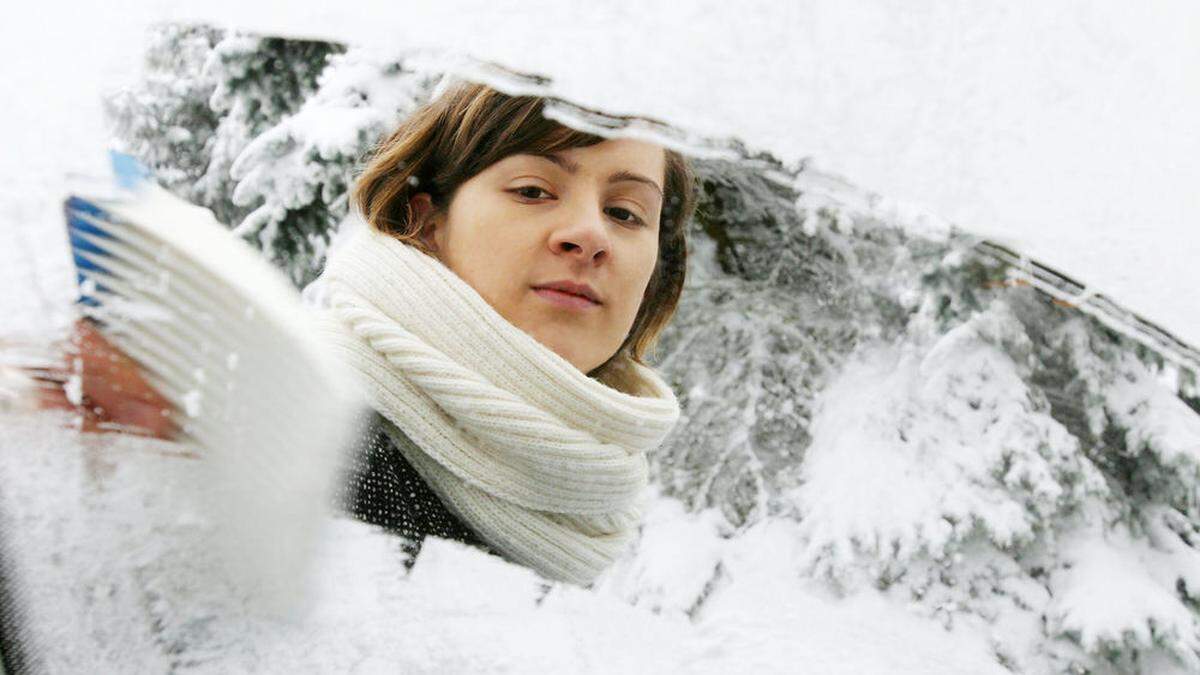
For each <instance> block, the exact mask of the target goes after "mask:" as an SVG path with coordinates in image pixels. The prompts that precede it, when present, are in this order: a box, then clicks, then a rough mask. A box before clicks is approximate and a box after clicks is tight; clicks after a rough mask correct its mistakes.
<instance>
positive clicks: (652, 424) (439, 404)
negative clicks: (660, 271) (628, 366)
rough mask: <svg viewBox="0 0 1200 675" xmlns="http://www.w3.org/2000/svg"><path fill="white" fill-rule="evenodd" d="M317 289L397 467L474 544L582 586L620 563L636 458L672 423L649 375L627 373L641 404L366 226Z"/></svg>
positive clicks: (642, 473)
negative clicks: (419, 482) (411, 472)
mask: <svg viewBox="0 0 1200 675" xmlns="http://www.w3.org/2000/svg"><path fill="white" fill-rule="evenodd" d="M323 279H324V283H325V284H326V293H327V303H328V313H327V316H326V318H325V321H324V323H323V325H324V327H325V330H326V331H327V333H328V337H329V339H330V340H331V341H332V343H333V344H334V346H335V347H336V349H337V350H338V352H339V353H340V355H341V356H342V357H343V358H344V359H345V360H346V362H347V363H349V364H350V365H351V366H352V367H353V369H354V370H355V371H357V373H358V374H359V375H360V376H361V381H362V382H363V384H364V386H365V391H366V395H367V396H368V400H369V401H370V402H371V404H372V405H373V406H374V407H375V409H376V410H378V411H379V412H380V413H381V414H382V416H383V417H384V418H385V420H386V425H387V431H388V434H389V435H390V436H391V437H392V438H393V440H394V441H395V442H396V445H397V447H398V448H399V449H400V451H401V452H402V453H403V454H404V455H405V457H406V459H408V461H409V462H410V463H411V464H412V465H413V466H414V467H415V468H416V469H417V471H418V473H420V474H421V477H422V478H423V479H424V480H425V481H426V482H427V483H428V484H429V485H430V487H431V488H432V489H433V491H434V492H435V493H436V494H437V495H438V496H439V497H440V498H441V499H442V501H443V502H445V504H446V506H447V507H448V508H449V509H450V510H451V511H452V512H454V513H455V514H456V515H457V516H458V517H459V518H461V519H462V520H463V521H464V522H466V523H467V524H468V525H469V526H470V527H471V528H472V529H473V530H475V532H476V533H478V534H479V536H480V538H481V539H483V540H484V541H485V542H487V543H488V544H489V545H490V546H492V547H493V548H495V549H496V550H497V551H498V552H500V553H501V554H502V555H504V556H505V557H507V558H508V559H510V560H512V561H514V562H517V563H519V564H522V565H525V566H528V567H530V568H532V569H534V570H537V571H538V572H539V573H541V574H542V575H544V576H546V577H548V578H551V579H556V580H562V581H569V582H573V583H576V584H580V585H586V584H588V583H590V582H591V581H592V580H594V579H595V578H596V576H597V575H599V574H600V573H601V572H602V571H604V569H606V568H607V567H608V566H609V565H610V564H611V563H612V562H613V561H614V559H615V558H616V557H617V556H618V555H620V554H621V552H622V551H623V550H624V548H625V547H626V545H627V544H628V543H629V540H630V539H631V537H632V536H633V535H634V534H635V533H636V529H637V525H638V523H639V521H640V520H641V515H642V506H643V504H642V496H643V488H644V487H645V486H646V483H647V478H648V476H647V463H646V453H647V452H649V451H652V450H653V449H654V448H656V447H658V445H659V444H660V443H661V442H662V440H663V439H664V438H665V437H666V435H667V434H668V433H669V432H670V431H671V429H672V427H674V425H675V423H676V421H677V420H678V418H679V403H678V401H677V400H676V398H675V395H674V393H673V392H672V391H671V389H670V387H669V386H668V385H667V384H666V383H665V382H664V381H663V380H662V379H661V378H660V377H659V376H658V374H657V373H655V372H654V371H653V370H652V369H650V368H647V367H645V366H641V365H637V364H634V368H635V369H636V371H637V375H638V377H640V378H641V379H642V381H643V382H644V383H645V384H646V385H647V386H648V389H647V391H652V392H654V395H653V396H635V395H631V394H627V393H624V392H621V391H617V390H616V389H613V388H611V387H609V386H607V385H605V384H603V383H601V382H599V381H598V380H595V379H592V378H589V377H587V375H585V374H584V373H583V372H581V371H580V370H579V369H577V368H576V367H575V366H573V365H572V364H571V363H570V362H569V361H567V360H566V359H564V358H562V357H561V356H559V355H558V354H557V353H555V352H554V351H552V350H551V349H549V348H548V347H546V346H544V345H542V344H541V343H539V342H537V341H536V340H535V339H534V338H533V337H532V336H530V335H529V334H528V333H525V332H524V331H522V330H521V329H519V328H517V327H516V326H514V325H513V324H511V323H509V322H508V320H506V319H505V318H504V317H502V316H501V315H500V314H499V313H497V312H496V310H495V309H493V308H492V307H491V305H489V304H488V303H487V301H486V300H484V299H483V297H482V296H480V295H479V293H478V292H476V291H475V290H474V289H473V288H472V287H471V286H470V285H469V284H467V283H466V282H465V281H463V280H462V279H461V278H460V277H459V276H458V275H456V274H455V273H454V272H453V271H451V270H450V269H449V268H447V267H446V266H445V265H443V264H442V263H441V262H440V261H439V260H437V259H436V258H433V257H431V256H429V255H426V254H425V253H423V252H421V251H420V250H418V249H416V248H414V247H412V246H410V245H408V244H405V243H403V242H401V241H399V240H398V239H395V238H394V237H391V236H388V235H386V234H383V233H380V232H378V231H376V230H375V229H374V228H372V227H370V226H368V225H365V224H363V225H362V226H361V227H359V228H358V230H357V231H356V232H355V233H354V234H353V235H350V238H349V240H348V241H346V242H345V243H344V244H343V245H342V246H341V247H339V248H338V249H336V250H335V252H334V253H332V254H331V255H330V259H329V262H328V264H327V266H326V269H325V273H324V275H323ZM405 437H407V438H405ZM409 439H411V442H407V441H408V440H409Z"/></svg>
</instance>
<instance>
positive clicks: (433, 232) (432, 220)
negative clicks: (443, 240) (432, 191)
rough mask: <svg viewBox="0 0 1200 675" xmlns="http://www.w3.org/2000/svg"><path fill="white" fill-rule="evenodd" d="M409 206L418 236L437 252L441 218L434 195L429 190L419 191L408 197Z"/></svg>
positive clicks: (430, 248)
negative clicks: (434, 202)
mask: <svg viewBox="0 0 1200 675" xmlns="http://www.w3.org/2000/svg"><path fill="white" fill-rule="evenodd" d="M408 208H409V210H410V212H411V213H412V220H413V227H414V228H415V231H416V232H417V233H418V234H417V238H418V239H420V240H421V242H422V243H424V244H425V245H426V246H428V247H429V250H430V251H434V252H437V250H438V236H437V235H438V228H439V227H440V222H439V221H440V219H439V218H438V217H437V216H438V214H437V209H436V208H435V207H434V205H433V197H431V196H430V195H429V193H428V192H418V193H416V194H414V195H412V196H411V197H409V198H408Z"/></svg>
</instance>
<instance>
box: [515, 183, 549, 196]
mask: <svg viewBox="0 0 1200 675" xmlns="http://www.w3.org/2000/svg"><path fill="white" fill-rule="evenodd" d="M509 192H515V193H517V194H519V195H521V196H522V197H524V198H526V199H542V197H539V196H538V193H545V195H546V196H547V197H549V196H550V193H549V192H546V191H545V190H543V189H542V188H540V187H538V186H536V185H525V186H523V187H519V188H514V189H512V190H509Z"/></svg>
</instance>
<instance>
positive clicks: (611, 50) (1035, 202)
mask: <svg viewBox="0 0 1200 675" xmlns="http://www.w3.org/2000/svg"><path fill="white" fill-rule="evenodd" d="M356 7H357V11H356V12H354V13H350V12H346V11H345V10H344V9H341V8H333V7H327V6H322V5H319V4H318V5H312V6H310V7H307V8H306V11H303V12H300V11H295V6H294V5H293V4H288V3H282V2H278V1H277V2H264V3H254V4H252V5H247V4H246V3H240V2H230V1H228V0H224V1H217V2H213V1H210V0H206V1H205V2H198V1H191V2H182V3H164V2H154V1H152V0H140V1H132V0H126V2H122V3H120V4H119V5H116V6H109V7H108V8H106V9H105V10H97V11H96V12H94V13H89V12H86V11H83V10H80V9H79V8H72V9H71V10H70V12H69V13H68V14H67V16H69V17H70V20H69V21H63V20H61V18H60V17H58V16H57V14H56V10H55V9H54V6H53V3H43V4H39V5H37V6H36V7H28V8H25V9H23V10H22V11H21V12H17V13H15V15H10V17H9V18H10V20H9V21H6V22H5V27H4V28H3V29H0V30H3V31H4V32H3V34H2V35H0V38H3V39H0V49H3V50H4V52H3V57H4V60H5V62H6V63H10V64H19V65H18V67H14V68H8V69H6V70H5V72H4V74H3V76H0V77H2V78H3V80H0V88H2V89H3V90H5V91H20V92H21V96H20V97H19V98H18V100H19V104H18V105H17V106H14V107H12V108H11V109H9V110H6V112H5V119H4V120H3V122H4V123H3V124H0V129H2V130H3V131H0V133H4V134H5V136H4V138H3V140H4V147H5V148H6V150H7V151H8V152H6V153H5V158H4V159H3V160H0V162H3V164H0V172H2V173H3V174H4V175H6V176H7V177H9V178H8V179H7V180H6V181H5V183H6V184H5V185H4V187H2V188H0V190H3V192H0V196H3V197H4V198H3V199H0V202H2V203H4V204H5V206H4V208H5V209H6V211H7V212H8V213H7V216H6V219H11V220H13V221H14V222H24V223H30V224H33V223H36V222H42V221H45V219H46V217H47V216H46V214H47V213H48V212H49V211H50V210H51V209H52V205H51V203H48V201H47V200H46V199H45V198H44V197H43V196H41V195H43V194H44V193H45V190H46V188H47V187H50V188H51V189H53V187H52V186H54V185H55V184H56V181H57V180H58V177H59V176H61V172H62V171H64V170H75V169H78V168H80V167H82V166H85V165H88V164H91V165H93V166H95V165H97V163H98V162H99V157H98V156H96V157H89V156H88V155H89V151H88V150H87V148H89V147H92V146H94V145H95V143H94V140H93V139H96V138H101V137H103V131H102V128H101V126H100V114H99V104H98V102H97V100H96V95H97V94H98V93H99V92H100V91H101V90H103V89H106V88H110V87H114V86H116V85H117V84H119V83H120V82H122V81H127V80H129V79H131V78H132V77H134V76H135V75H136V72H137V70H138V65H137V64H138V59H139V55H140V49H141V42H140V32H141V31H142V29H143V27H144V26H146V25H148V24H149V23H150V22H152V21H157V20H165V19H175V20H186V19H192V20H207V21H212V22H214V23H217V24H218V25H226V26H238V27H245V28H250V29H258V30H262V31H265V32H268V33H276V34H290V35H296V36H313V37H322V38H336V39H341V40H351V41H355V42H361V43H369V44H374V45H380V46H384V47H390V48H395V47H397V46H405V47H412V48H424V49H428V50H435V51H439V52H441V51H444V50H449V51H451V52H457V53H462V54H469V55H471V56H474V57H477V58H480V59H486V60H492V61H494V62H496V63H499V64H502V65H503V66H506V67H508V68H510V69H514V70H517V71H520V72H527V73H537V74H540V75H544V76H547V77H549V78H551V80H552V82H553V86H552V88H553V90H554V91H556V92H558V93H560V94H561V95H562V96H563V97H565V98H567V99H569V100H571V101H573V102H576V103H580V104H583V105H591V106H594V107H597V108H599V109H602V110H605V111H607V112H611V113H638V114H645V115H648V116H651V117H654V118H656V119H661V120H665V121H668V122H670V123H672V124H674V125H676V126H679V127H681V128H685V129H689V130H692V131H694V132H696V133H698V134H703V135H708V136H712V137H729V136H736V137H738V138H741V139H743V140H744V141H745V142H746V143H747V144H748V145H749V146H750V147H752V148H758V149H768V150H771V151H772V152H774V153H775V154H777V155H778V156H780V157H781V158H783V159H785V160H789V161H794V160H797V159H799V158H802V157H812V158H814V159H815V160H816V162H817V164H818V166H820V167H822V168H824V169H826V170H829V171H832V172H834V173H838V174H841V175H844V176H847V177H848V178H850V179H852V180H853V181H855V182H856V183H857V184H859V185H862V186H864V187H866V188H868V189H870V190H873V191H875V192H877V193H880V194H882V195H885V196H887V197H888V198H890V199H892V200H893V201H895V202H896V203H897V204H899V205H901V206H907V205H919V208H918V209H917V210H919V211H924V212H929V213H935V214H938V215H940V216H942V217H944V218H945V219H947V220H949V221H951V222H954V223H955V224H957V225H959V226H962V227H964V228H966V229H969V230H973V231H978V232H985V233H987V234H990V235H992V236H995V237H997V238H998V239H1000V240H1001V241H1003V242H1007V243H1011V244H1013V245H1014V246H1016V247H1017V248H1019V249H1020V250H1022V251H1023V252H1025V253H1027V254H1029V255H1031V256H1033V257H1035V258H1037V259H1039V260H1042V261H1043V262H1045V263H1047V264H1049V265H1050V266H1052V267H1055V268H1057V269H1060V270H1062V271H1064V272H1066V273H1068V274H1070V275H1072V276H1075V277H1077V278H1081V279H1082V280H1084V281H1085V282H1086V283H1089V284H1092V285H1095V286H1096V287H1097V288H1098V289H1099V290H1100V291H1101V292H1104V293H1106V294H1108V295H1110V296H1112V297H1115V298H1116V299H1117V300H1118V301H1120V302H1122V303H1123V304H1126V305H1127V306H1130V307H1131V308H1132V309H1133V310H1134V311H1136V312H1138V313H1140V314H1143V315H1144V316H1146V317H1147V318H1149V319H1151V320H1153V321H1155V322H1158V323H1160V324H1162V325H1164V326H1165V327H1166V328H1167V329H1168V330H1170V331H1172V332H1174V333H1176V334H1178V335H1179V336H1180V337H1181V338H1183V339H1184V340H1185V341H1187V342H1191V343H1193V344H1195V343H1198V342H1200V314H1197V313H1196V312H1195V311H1194V309H1193V307H1192V303H1191V300H1190V298H1191V295H1192V293H1191V290H1192V289H1193V288H1194V287H1195V286H1196V285H1197V282H1200V278H1198V276H1197V274H1198V273H1197V272H1196V269H1197V268H1196V266H1195V265H1193V264H1191V261H1192V260H1193V259H1194V258H1195V257H1196V256H1197V255H1198V254H1200V237H1197V236H1196V235H1195V232H1194V223H1195V222H1196V217H1197V214H1198V213H1200V192H1198V191H1196V190H1195V189H1193V187H1194V186H1195V185H1196V184H1197V183H1198V182H1200V128H1197V127H1196V126H1195V125H1194V124H1193V123H1192V120H1195V119H1198V118H1200V85H1197V82H1196V79H1195V77H1194V73H1195V72H1196V71H1197V69H1198V68H1200V39H1198V37H1200V6H1197V5H1195V4H1194V3H1189V2H1186V1H1185V0H1158V1H1157V2H1153V3H1150V4H1149V5H1140V6H1139V7H1137V8H1133V7H1131V6H1129V5H1127V4H1126V3H1121V2H1118V1H1117V0H1105V1H1104V2H1092V3H1085V2H1082V1H1074V2H1068V3H1039V2H1034V1H1032V0H1030V1H1027V2H1023V3H1016V4H1013V3H1005V4H1003V5H995V6H989V7H975V6H972V7H969V8H968V7H958V6H955V5H937V6H930V7H922V8H912V7H908V6H905V5H900V4H896V3H892V2H886V1H884V0H873V1H866V2H854V3H842V2H835V1H833V0H813V1H810V2H806V3H784V4H783V5H780V4H779V3H772V2H767V1H766V0H755V1H754V2H750V3H725V2H718V1H716V0H707V1H705V2H696V3H689V4H688V5H686V6H684V7H679V6H676V5H670V4H667V5H661V6H659V5H652V6H643V5H642V4H641V3H633V2H631V1H630V0H620V1H618V2H609V3H544V2H542V3H538V2H533V3H531V2H519V3H517V2H512V1H506V2H495V1H493V0H447V1H445V2H437V3H405V4H402V5H396V4H395V3H384V2H369V3H360V4H359V5H357V6H356ZM49 16H55V20H54V21H53V22H50V21H49V20H48V17H49ZM365 17H369V20H365ZM22 19H23V20H22ZM43 24H45V25H53V28H52V29H50V30H51V32H50V33H44V32H39V30H38V29H37V28H35V27H36V26H40V25H43ZM683 27H686V29H684V28H683ZM65 44H70V45H77V46H78V47H79V48H77V49H62V48H61V47H62V45H65ZM697 73H704V76H703V77H699V76H697ZM68 82H69V83H71V86H69V87H68V86H62V83H68ZM713 83H720V91H721V95H720V96H714V95H713ZM666 91H669V92H670V96H664V95H663V92H666ZM66 120H70V123H69V124H64V121H66ZM35 129H40V130H44V131H41V132H34V131H33V130H35ZM51 130H53V131H51ZM50 134H53V138H54V143H53V147H52V148H48V147H47V146H46V143H45V141H44V139H45V138H47V137H48V136H49V135H50ZM47 150H49V152H47ZM68 150H69V151H68ZM59 155H61V156H62V157H61V159H59ZM96 155H98V153H96ZM31 189H32V192H31ZM21 195H25V196H24V197H21ZM5 237H6V240H5V241H3V242H0V243H3V244H5V245H6V246H7V245H20V246H23V247H28V246H30V245H31V244H32V245H37V244H40V243H41V242H42V241H43V240H37V241H36V242H30V241H28V238H29V235H28V234H27V233H13V232H6V233H5ZM25 264H32V265H34V266H35V269H34V270H31V271H30V272H28V273H27V274H29V273H32V274H34V275H35V276H38V277H40V278H42V279H43V280H45V279H46V278H48V277H53V276H55V275H58V274H60V273H61V269H60V268H58V267H55V266H52V265H51V264H50V263H49V262H46V261H40V262H36V263H25ZM26 301H28V299H27V300H26Z"/></svg>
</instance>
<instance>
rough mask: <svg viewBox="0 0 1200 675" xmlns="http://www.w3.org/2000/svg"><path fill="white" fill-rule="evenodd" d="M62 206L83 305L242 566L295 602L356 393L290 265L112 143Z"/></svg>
mask: <svg viewBox="0 0 1200 675" xmlns="http://www.w3.org/2000/svg"><path fill="white" fill-rule="evenodd" d="M110 159H111V164H112V171H113V176H112V179H109V180H100V181H92V182H91V183H90V184H89V185H88V186H87V189H86V190H84V191H80V190H75V189H73V190H72V194H70V195H69V196H68V197H67V198H66V200H65V202H64V205H63V208H64V213H65V216H66V225H67V233H68V237H69V240H70V248H71V253H72V256H73V258H74V262H75V269H76V272H77V275H78V283H79V299H78V307H79V308H80V311H81V313H82V314H83V316H84V317H87V319H88V320H89V321H90V322H91V323H92V324H93V325H94V326H95V327H96V328H97V330H98V331H99V332H100V334H102V335H103V336H104V338H105V339H106V340H108V341H109V342H110V343H111V344H112V345H114V346H115V347H117V348H119V349H120V350H121V351H122V352H123V353H124V354H125V355H127V356H128V357H130V358H131V359H132V360H133V361H134V362H135V363H136V364H137V367H138V368H139V370H140V372H141V375H142V376H143V377H144V378H145V380H146V381H147V382H148V383H149V384H150V385H151V386H152V387H153V388H154V389H155V390H156V391H157V393H158V394H160V395H161V396H162V397H163V398H164V399H166V400H167V401H169V402H170V404H171V406H170V409H169V410H167V411H165V412H166V414H168V415H170V417H171V418H172V419H171V421H172V422H173V423H174V426H175V428H176V429H177V430H178V434H176V437H175V442H177V443H179V444H182V445H183V446H185V447H186V449H187V450H188V451H189V452H188V454H190V455H194V456H196V457H197V458H198V462H197V466H198V468H199V469H200V470H199V471H198V472H197V476H196V484H195V486H194V487H195V488H196V495H197V496H198V498H199V499H198V501H197V504H198V505H199V508H200V512H201V515H202V517H206V516H211V525H212V526H213V530H212V532H213V533H214V534H215V535H216V537H217V541H218V542H219V544H220V546H219V548H222V549H224V553H225V554H226V556H225V557H226V558H227V560H228V563H229V565H230V567H231V570H230V571H231V572H232V573H233V575H234V580H235V581H238V580H240V581H241V582H243V583H244V584H245V587H246V588H247V589H249V590H250V591H252V593H251V597H257V598H258V599H261V600H265V601H267V603H268V605H269V606H270V607H271V608H272V609H275V610H289V609H295V608H297V607H298V605H297V604H295V602H294V601H296V600H297V599H299V598H300V597H301V596H302V595H303V594H302V593H300V592H299V591H300V590H302V588H303V587H304V578H305V575H306V574H307V569H308V566H309V564H310V561H311V559H312V553H313V551H314V549H315V545H316V541H317V537H318V534H319V527H320V524H321V522H322V521H323V517H324V516H325V514H327V513H328V512H329V506H330V505H331V504H332V501H331V500H332V495H333V493H332V488H333V482H334V480H336V478H337V472H338V469H339V466H340V464H339V462H340V459H341V452H342V451H343V450H344V449H345V448H346V447H348V444H349V442H350V441H351V440H352V434H353V433H355V430H356V428H357V421H358V420H359V419H360V418H359V411H360V410H361V406H360V405H359V402H358V399H357V397H356V395H355V389H354V386H353V384H352V382H351V381H350V380H349V379H348V378H349V376H348V374H347V373H346V371H345V369H344V368H342V367H341V366H340V365H339V363H338V361H337V359H336V356H335V355H334V354H333V353H331V351H330V350H329V348H328V347H327V346H326V345H325V344H323V343H321V342H319V341H318V339H317V338H316V335H317V331H316V330H315V329H314V327H313V317H312V315H311V314H310V311H309V310H307V309H306V308H305V307H304V306H303V305H302V303H301V299H300V294H299V292H298V291H297V290H296V289H295V288H294V287H293V286H292V285H291V283H290V282H289V281H288V280H287V278H286V277H285V276H284V275H283V274H282V272H280V271H278V270H276V269H275V268H274V267H272V266H271V265H270V263H268V262H267V261H266V260H265V259H264V258H263V257H262V256H261V255H260V254H259V253H258V252H257V251H255V250H254V249H253V248H251V247H250V246H249V245H248V244H246V243H245V242H244V241H242V240H241V239H239V238H238V237H236V236H235V235H234V234H232V233H231V232H230V231H229V230H228V229H227V228H226V227H224V226H223V225H221V224H220V223H219V222H218V221H217V220H216V218H215V217H214V216H213V214H212V212H211V211H209V210H208V209H204V208H201V207H197V206H194V205H192V204H189V203H187V202H186V201H183V200H181V199H179V198H177V197H175V196H174V195H172V194H171V193H170V192H168V191H167V190H165V189H163V188H161V187H159V186H158V185H157V184H155V183H154V181H153V180H151V178H150V175H149V172H148V171H147V170H146V169H145V168H144V167H142V166H141V165H139V164H138V163H137V162H136V161H135V160H134V159H133V158H132V157H129V156H128V155H123V154H120V153H115V152H112V153H110Z"/></svg>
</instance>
